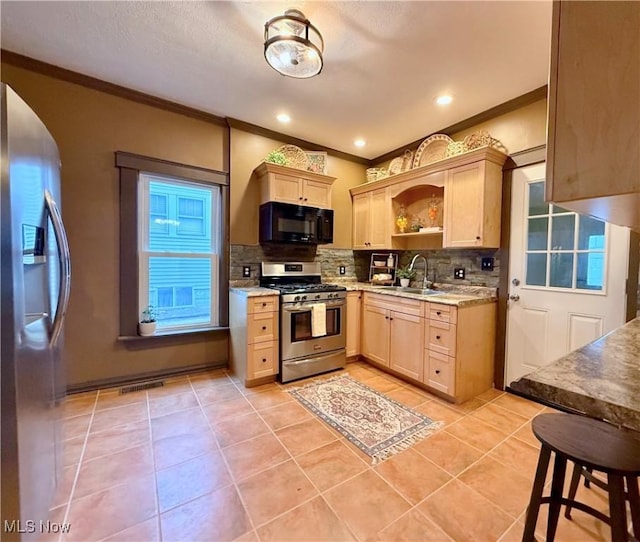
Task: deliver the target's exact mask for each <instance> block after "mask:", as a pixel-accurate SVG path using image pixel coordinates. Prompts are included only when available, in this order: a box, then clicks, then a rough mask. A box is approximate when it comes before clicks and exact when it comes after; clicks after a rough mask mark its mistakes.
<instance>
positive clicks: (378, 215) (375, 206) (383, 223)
mask: <svg viewBox="0 0 640 542" xmlns="http://www.w3.org/2000/svg"><path fill="white" fill-rule="evenodd" d="M387 207H388V205H387V190H386V189H385V188H383V189H381V190H374V191H373V192H371V200H370V202H369V239H368V241H369V248H388V247H389V246H390V245H391V239H390V238H389V221H390V220H391V217H390V215H389V213H388V212H387Z"/></svg>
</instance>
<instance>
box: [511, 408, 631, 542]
mask: <svg viewBox="0 0 640 542" xmlns="http://www.w3.org/2000/svg"><path fill="white" fill-rule="evenodd" d="M532 429H533V434H534V435H535V436H536V438H537V439H538V440H539V441H540V442H541V443H542V448H541V449H540V457H539V459H538V468H537V469H536V476H535V479H534V481H533V489H532V490H531V500H530V501H529V508H528V509H527V519H526V522H525V527H524V534H523V535H522V540H523V542H532V541H534V540H535V538H534V533H535V530H536V522H537V520H538V512H539V510H540V505H541V504H544V503H549V521H548V523H547V542H552V541H553V539H554V537H555V534H556V529H557V527H558V517H559V515H560V507H561V506H562V505H563V504H564V505H567V507H568V510H567V512H568V513H569V511H570V509H571V507H572V508H577V509H578V510H582V511H583V512H586V513H587V514H591V515H592V516H595V517H597V518H598V519H600V520H602V521H604V522H605V523H607V524H608V525H609V526H610V527H611V539H612V540H613V542H621V541H627V540H629V536H628V533H627V514H626V507H625V499H628V500H629V505H630V509H631V521H632V523H633V532H634V534H635V537H636V538H639V537H640V498H639V497H638V476H639V475H640V433H637V432H635V431H627V430H624V429H617V428H616V427H614V426H612V425H609V424H607V423H604V422H601V421H598V420H594V419H593V418H586V417H583V416H576V415H574V414H540V415H538V416H536V417H535V418H534V419H533V422H532ZM551 452H554V453H555V459H554V465H553V478H552V482H551V494H550V495H549V496H547V497H543V496H542V491H543V490H544V483H545V478H546V476H547V470H548V467H549V460H550V458H551ZM567 461H572V462H574V463H575V465H576V469H574V475H573V478H572V483H571V487H570V491H569V498H564V497H563V496H562V490H563V486H564V477H565V472H566V469H567ZM594 470H595V471H599V472H603V473H605V474H606V475H607V483H606V484H605V483H604V482H601V481H600V480H598V481H597V482H600V483H599V484H597V485H600V487H603V489H605V490H606V491H607V492H608V493H609V516H605V515H604V514H603V513H602V512H599V511H598V510H596V509H595V508H592V507H591V506H588V505H586V504H584V503H581V502H578V501H576V500H575V493H576V490H577V487H578V482H579V481H580V475H581V474H582V473H583V472H589V473H591V472H592V471H594ZM576 472H577V475H576ZM595 480H597V479H594V478H593V477H591V478H590V481H591V482H593V483H597V482H596V481H595ZM625 481H626V483H627V491H626V492H625V488H624V486H625ZM574 486H575V487H574Z"/></svg>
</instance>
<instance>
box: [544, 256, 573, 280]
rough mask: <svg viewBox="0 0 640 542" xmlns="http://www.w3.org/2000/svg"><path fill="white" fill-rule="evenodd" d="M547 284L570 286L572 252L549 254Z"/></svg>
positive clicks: (571, 278)
mask: <svg viewBox="0 0 640 542" xmlns="http://www.w3.org/2000/svg"><path fill="white" fill-rule="evenodd" d="M549 274H550V276H549V286H554V287H556V288H571V286H572V285H573V254H558V253H555V254H551V269H550V273H549Z"/></svg>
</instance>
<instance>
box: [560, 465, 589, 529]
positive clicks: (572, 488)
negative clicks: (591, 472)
mask: <svg viewBox="0 0 640 542" xmlns="http://www.w3.org/2000/svg"><path fill="white" fill-rule="evenodd" d="M581 474H582V465H579V464H578V463H574V465H573V474H572V475H571V484H570V485H569V496H568V497H567V498H568V499H569V500H574V499H575V498H576V492H577V491H578V484H579V483H580V475H581ZM586 481H587V479H586V478H585V482H586ZM564 517H565V518H567V519H571V505H570V504H567V507H566V509H565V511H564Z"/></svg>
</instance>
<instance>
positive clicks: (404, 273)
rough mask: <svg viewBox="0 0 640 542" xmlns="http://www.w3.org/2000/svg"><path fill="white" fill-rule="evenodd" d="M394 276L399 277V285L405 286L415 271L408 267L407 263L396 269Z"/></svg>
mask: <svg viewBox="0 0 640 542" xmlns="http://www.w3.org/2000/svg"><path fill="white" fill-rule="evenodd" d="M396 276H397V277H398V278H399V279H400V286H402V287H403V288H406V287H407V286H409V282H410V281H411V279H412V278H414V277H415V276H416V272H415V271H414V270H413V269H409V266H408V265H405V266H403V267H400V268H399V269H398V271H397V273H396Z"/></svg>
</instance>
